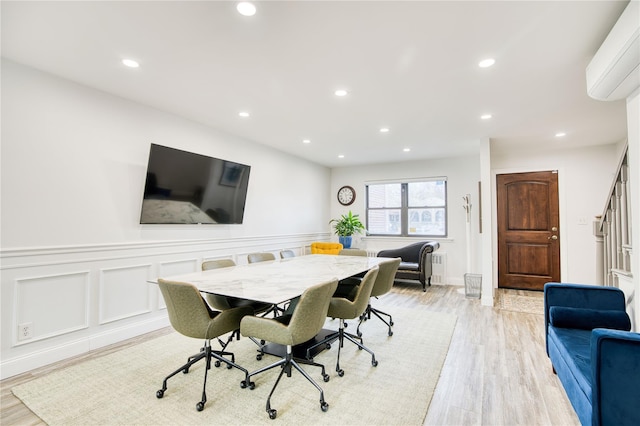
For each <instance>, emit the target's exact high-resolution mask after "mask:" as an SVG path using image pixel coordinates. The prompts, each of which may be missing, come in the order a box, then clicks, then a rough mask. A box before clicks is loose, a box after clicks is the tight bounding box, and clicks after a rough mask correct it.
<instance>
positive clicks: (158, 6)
mask: <svg viewBox="0 0 640 426" xmlns="http://www.w3.org/2000/svg"><path fill="white" fill-rule="evenodd" d="M235 4H236V2H226V1H215V2H214V1H194V2H185V1H139V2H133V1H130V2H112V1H104V2H95V1H87V2H58V1H45V2H25V1H19V2H11V1H2V3H1V8H2V9H1V12H2V56H4V57H6V58H9V59H11V60H13V61H16V62H19V63H22V64H26V65H29V66H32V67H35V68H38V69H41V70H44V71H47V72H50V73H53V74H56V75H59V76H62V77H65V78H68V79H71V80H74V81H77V82H79V83H81V84H85V85H87V86H91V87H95V88H97V89H100V90H103V91H106V92H109V93H113V94H115V95H118V96H121V97H124V98H128V99H132V100H134V101H136V102H139V103H142V104H145V105H150V106H153V107H156V108H158V109H162V110H165V111H169V112H172V113H175V114H177V115H180V116H183V117H187V118H190V119H192V120H195V121H197V122H200V123H204V124H206V125H209V126H212V127H214V128H217V129H220V130H223V131H225V132H228V133H231V134H235V135H239V136H241V137H244V138H247V139H250V140H252V141H255V142H259V143H262V144H265V145H270V146H272V147H275V148H277V149H279V150H282V151H285V152H289V153H291V154H293V155H296V156H299V157H303V158H306V159H309V160H311V161H314V162H317V163H319V164H323V165H326V166H329V167H339V166H347V165H355V164H365V163H382V162H395V161H403V160H408V159H412V160H413V159H422V158H441V157H450V156H458V155H469V154H473V153H477V152H478V149H479V145H480V144H479V140H480V139H481V138H485V137H488V138H491V139H492V141H495V142H494V145H493V146H495V147H496V148H497V149H501V148H505V147H516V148H518V149H519V148H521V147H522V148H523V149H524V148H526V149H529V147H537V148H539V149H553V148H555V147H574V146H584V145H596V144H605V143H615V142H619V141H621V140H623V139H624V138H625V137H626V115H625V103H624V101H616V102H600V101H596V100H593V99H590V98H589V97H588V96H587V93H586V86H585V68H586V66H587V64H588V63H589V61H590V59H591V57H592V56H593V55H594V54H595V52H596V51H597V49H598V47H599V46H600V44H601V43H602V41H603V40H604V38H605V37H606V35H607V33H608V32H609V30H610V29H611V27H612V26H613V25H614V23H615V21H616V20H617V18H618V16H619V15H620V14H621V13H622V11H623V10H624V8H625V6H626V4H627V1H622V2H618V1H610V0H609V1H566V2H561V1H550V2H542V1H532V2H524V1H510V2H506V1H499V2H485V1H472V2H453V1H449V2H434V1H423V2H417V1H412V2H399V1H387V2H383V1H351V2H349V1H319V2H306V1H295V2H294V1H288V2H287V1H284V2H278V1H266V2H265V1H263V2H258V3H256V5H257V8H258V12H257V14H256V15H255V16H253V17H244V16H241V15H239V14H238V13H237V12H236V10H235ZM486 57H493V58H495V59H496V64H495V65H494V66H493V67H491V68H488V69H481V68H479V67H478V66H477V64H478V62H479V61H480V60H481V59H484V58H486ZM123 58H132V59H136V60H137V61H139V62H140V68H138V69H129V68H126V67H124V66H123V65H122V64H121V62H120V61H121V60H122V59H123ZM337 88H346V89H347V90H348V91H349V95H348V96H346V97H344V98H338V97H336V96H334V94H333V92H334V90H335V89H337ZM240 110H246V111H249V112H250V113H251V117H250V118H244V119H243V118H240V117H238V112H239V111H240ZM484 113H491V114H492V115H493V118H492V119H491V120H489V121H483V120H481V119H480V118H479V117H480V115H481V114H484ZM383 126H387V127H389V128H390V132H389V133H386V134H383V133H380V132H379V129H380V127H383ZM559 131H564V132H566V133H567V136H565V137H564V138H556V137H554V135H555V133H556V132H559ZM303 139H310V140H311V141H312V142H311V143H310V144H308V145H305V144H303V143H302V140H303ZM405 147H409V148H411V152H409V153H406V152H403V151H402V149H403V148H405ZM338 154H344V156H345V157H344V158H343V159H339V158H338Z"/></svg>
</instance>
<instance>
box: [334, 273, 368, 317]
mask: <svg viewBox="0 0 640 426" xmlns="http://www.w3.org/2000/svg"><path fill="white" fill-rule="evenodd" d="M378 271H379V268H378V266H374V267H373V268H371V269H369V271H368V272H367V273H366V274H365V276H364V277H363V278H362V281H361V282H360V285H358V286H357V291H356V293H355V295H354V296H353V298H352V299H351V297H350V298H349V299H346V298H343V297H334V298H332V299H331V302H330V304H329V311H328V316H331V317H335V318H343V319H353V318H357V317H359V316H360V315H362V313H363V312H364V311H365V309H367V306H369V299H370V298H371V290H372V289H373V284H374V283H375V281H376V277H377V276H378Z"/></svg>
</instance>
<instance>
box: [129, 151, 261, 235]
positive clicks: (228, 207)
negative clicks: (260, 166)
mask: <svg viewBox="0 0 640 426" xmlns="http://www.w3.org/2000/svg"><path fill="white" fill-rule="evenodd" d="M250 171H251V166H247V165H245V164H239V163H234V162H232V161H225V160H221V159H219V158H214V157H207V156H206V155H200V154H194V153H191V152H187V151H182V150H179V149H175V148H169V147H166V146H162V145H156V144H151V149H150V151H149V162H148V165H147V178H146V179H147V180H146V183H145V187H144V199H143V201H142V212H141V214H140V223H141V224H159V223H167V224H169V223H171V224H178V223H184V224H205V223H208V224H239V223H242V219H243V217H244V205H245V201H246V197H247V186H248V184H249V172H250Z"/></svg>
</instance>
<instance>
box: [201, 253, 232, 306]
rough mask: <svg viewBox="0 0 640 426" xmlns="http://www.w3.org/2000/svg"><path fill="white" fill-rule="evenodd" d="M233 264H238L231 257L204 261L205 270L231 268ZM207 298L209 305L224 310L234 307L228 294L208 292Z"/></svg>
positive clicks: (203, 268) (203, 267)
mask: <svg viewBox="0 0 640 426" xmlns="http://www.w3.org/2000/svg"><path fill="white" fill-rule="evenodd" d="M231 266H236V262H234V261H233V260H231V259H216V260H207V261H205V262H202V270H203V271H208V270H211V269H221V268H229V267H231ZM205 298H206V299H207V303H209V305H210V306H211V307H212V308H214V309H219V310H221V311H223V310H226V309H231V308H232V306H231V305H230V304H229V298H228V297H226V296H220V295H218V294H206V295H205Z"/></svg>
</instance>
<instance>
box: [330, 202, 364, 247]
mask: <svg viewBox="0 0 640 426" xmlns="http://www.w3.org/2000/svg"><path fill="white" fill-rule="evenodd" d="M331 223H333V224H334V225H333V229H334V232H335V234H336V235H337V236H338V240H339V241H340V244H342V246H343V247H344V248H350V247H351V239H352V236H353V234H360V233H362V232H363V231H365V227H364V225H363V224H362V222H361V221H360V217H359V216H358V215H357V214H353V213H352V212H351V210H349V213H347V214H343V215H342V217H340V219H331V220H330V221H329V224H331Z"/></svg>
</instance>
